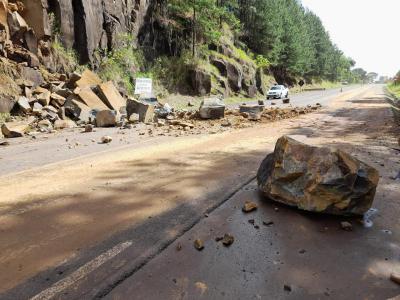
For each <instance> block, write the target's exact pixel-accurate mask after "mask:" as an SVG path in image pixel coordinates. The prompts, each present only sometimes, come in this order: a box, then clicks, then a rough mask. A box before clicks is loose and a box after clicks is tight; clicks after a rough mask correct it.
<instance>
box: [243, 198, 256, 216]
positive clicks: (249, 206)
mask: <svg viewBox="0 0 400 300" xmlns="http://www.w3.org/2000/svg"><path fill="white" fill-rule="evenodd" d="M257 208H258V205H257V203H254V202H251V201H246V202H245V203H244V205H243V207H242V211H243V212H245V213H249V212H252V211H254V210H256V209H257Z"/></svg>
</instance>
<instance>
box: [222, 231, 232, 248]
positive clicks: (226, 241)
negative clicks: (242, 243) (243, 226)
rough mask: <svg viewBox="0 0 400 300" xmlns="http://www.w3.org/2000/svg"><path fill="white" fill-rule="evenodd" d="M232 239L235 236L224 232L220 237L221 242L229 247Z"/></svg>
mask: <svg viewBox="0 0 400 300" xmlns="http://www.w3.org/2000/svg"><path fill="white" fill-rule="evenodd" d="M234 241H235V238H234V237H233V236H232V235H230V234H228V233H225V235H224V238H223V239H222V244H223V245H224V246H226V247H229V246H230V245H232V244H233V242H234Z"/></svg>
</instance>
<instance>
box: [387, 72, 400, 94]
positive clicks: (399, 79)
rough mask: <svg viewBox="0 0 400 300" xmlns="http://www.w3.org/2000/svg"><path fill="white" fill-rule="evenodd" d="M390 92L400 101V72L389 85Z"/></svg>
mask: <svg viewBox="0 0 400 300" xmlns="http://www.w3.org/2000/svg"><path fill="white" fill-rule="evenodd" d="M387 87H388V90H389V91H390V92H391V93H392V94H393V95H395V96H396V97H397V99H400V71H399V72H397V74H396V75H395V76H394V78H393V81H392V82H390V83H389V84H388V85H387Z"/></svg>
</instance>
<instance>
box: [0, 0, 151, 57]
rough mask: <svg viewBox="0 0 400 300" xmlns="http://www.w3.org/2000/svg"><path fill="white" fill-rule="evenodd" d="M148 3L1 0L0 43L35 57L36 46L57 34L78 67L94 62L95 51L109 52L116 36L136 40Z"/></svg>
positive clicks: (137, 0)
mask: <svg viewBox="0 0 400 300" xmlns="http://www.w3.org/2000/svg"><path fill="white" fill-rule="evenodd" d="M149 2H150V1H149V0H123V1H115V0H21V1H13V0H0V43H2V44H3V47H2V48H3V49H4V42H5V41H7V40H9V39H10V40H11V41H12V42H13V43H14V44H16V45H21V46H23V47H24V48H26V49H27V50H30V51H32V50H33V51H32V52H33V53H34V54H35V55H36V54H37V47H38V45H39V43H41V41H42V43H43V42H46V41H48V40H49V39H50V37H51V35H52V31H54V30H57V31H59V32H58V33H59V34H60V38H61V42H62V43H63V45H64V46H65V47H66V48H69V49H70V48H73V49H75V50H76V51H77V53H78V55H79V59H80V62H81V63H88V62H92V63H93V62H94V61H95V55H94V54H95V52H96V50H105V49H111V48H112V47H113V45H114V44H115V43H116V40H117V38H116V37H117V36H118V34H121V33H129V34H132V35H133V36H137V35H138V33H139V30H140V28H141V27H142V25H143V22H144V18H145V15H146V12H147V9H148V7H149ZM39 48H40V47H39Z"/></svg>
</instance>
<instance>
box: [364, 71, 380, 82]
mask: <svg viewBox="0 0 400 300" xmlns="http://www.w3.org/2000/svg"><path fill="white" fill-rule="evenodd" d="M366 76H367V80H368V82H370V83H372V82H374V81H375V80H376V79H377V78H378V76H379V74H378V73H376V72H369V73H368V74H367V75H366Z"/></svg>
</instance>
